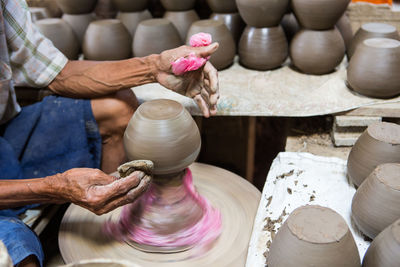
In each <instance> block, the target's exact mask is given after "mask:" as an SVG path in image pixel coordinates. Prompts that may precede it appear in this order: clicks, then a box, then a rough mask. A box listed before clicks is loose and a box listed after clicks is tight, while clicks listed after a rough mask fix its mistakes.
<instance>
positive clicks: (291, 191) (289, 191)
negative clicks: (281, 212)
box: [287, 187, 293, 195]
mask: <svg viewBox="0 0 400 267" xmlns="http://www.w3.org/2000/svg"><path fill="white" fill-rule="evenodd" d="M287 192H288V193H289V195H291V194H292V193H293V190H292V188H289V187H288V188H287Z"/></svg>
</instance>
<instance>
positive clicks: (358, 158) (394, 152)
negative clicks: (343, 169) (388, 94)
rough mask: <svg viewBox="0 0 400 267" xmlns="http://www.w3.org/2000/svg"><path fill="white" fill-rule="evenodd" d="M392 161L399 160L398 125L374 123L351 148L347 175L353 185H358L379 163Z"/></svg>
mask: <svg viewBox="0 0 400 267" xmlns="http://www.w3.org/2000/svg"><path fill="white" fill-rule="evenodd" d="M392 162H400V125H398V124H395V123H389V122H379V123H374V124H371V125H370V126H369V127H368V128H367V130H365V132H364V133H363V134H362V135H361V136H360V138H358V140H357V142H356V143H355V144H354V146H353V148H352V149H351V151H350V154H349V158H348V161H347V175H348V176H349V178H350V179H351V181H352V182H353V183H354V184H355V185H357V186H360V185H361V183H362V182H363V181H364V180H365V178H367V176H368V175H370V173H371V172H372V171H373V170H374V169H375V168H376V167H377V166H378V165H379V164H382V163H392Z"/></svg>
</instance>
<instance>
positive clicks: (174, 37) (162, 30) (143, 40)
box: [132, 19, 182, 57]
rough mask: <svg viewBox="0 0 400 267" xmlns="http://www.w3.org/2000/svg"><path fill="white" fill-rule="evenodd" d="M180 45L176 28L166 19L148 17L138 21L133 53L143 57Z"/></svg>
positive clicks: (180, 41)
mask: <svg viewBox="0 0 400 267" xmlns="http://www.w3.org/2000/svg"><path fill="white" fill-rule="evenodd" d="M180 45H182V40H181V38H180V36H179V33H178V30H177V29H176V28H175V26H174V25H173V24H172V22H171V21H169V20H167V19H149V20H144V21H142V22H140V23H139V26H138V27H137V29H136V33H135V37H134V38H133V47H132V49H133V54H134V55H135V57H144V56H148V55H151V54H160V53H161V52H162V51H164V50H168V49H173V48H176V47H178V46H180Z"/></svg>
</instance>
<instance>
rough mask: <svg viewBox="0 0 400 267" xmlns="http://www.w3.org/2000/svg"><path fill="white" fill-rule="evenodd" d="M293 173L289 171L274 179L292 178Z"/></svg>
mask: <svg viewBox="0 0 400 267" xmlns="http://www.w3.org/2000/svg"><path fill="white" fill-rule="evenodd" d="M293 173H294V170H291V171H290V172H286V173H283V174H281V175H278V176H276V179H285V178H286V177H289V176H292V175H293Z"/></svg>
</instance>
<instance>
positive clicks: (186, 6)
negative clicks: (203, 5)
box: [161, 0, 196, 11]
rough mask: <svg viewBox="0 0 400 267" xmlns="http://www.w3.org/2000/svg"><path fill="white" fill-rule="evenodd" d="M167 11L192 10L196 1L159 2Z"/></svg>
mask: <svg viewBox="0 0 400 267" xmlns="http://www.w3.org/2000/svg"><path fill="white" fill-rule="evenodd" d="M161 4H162V5H163V6H164V8H165V9H166V10H167V11H185V10H190V9H193V8H194V5H195V4H196V0H161Z"/></svg>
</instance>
